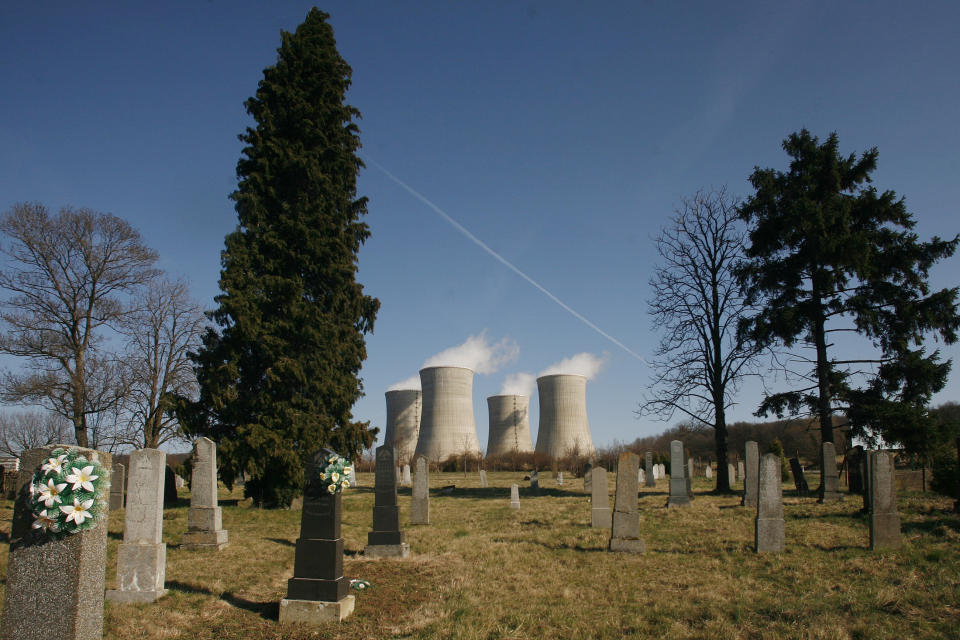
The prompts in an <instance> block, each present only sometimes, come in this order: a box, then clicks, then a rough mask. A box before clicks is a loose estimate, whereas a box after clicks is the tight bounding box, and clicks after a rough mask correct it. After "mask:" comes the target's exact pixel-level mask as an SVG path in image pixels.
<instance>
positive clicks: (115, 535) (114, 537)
mask: <svg viewBox="0 0 960 640" xmlns="http://www.w3.org/2000/svg"><path fill="white" fill-rule="evenodd" d="M107 537H108V538H110V539H111V540H123V534H122V533H118V532H114V531H108V532H107Z"/></svg>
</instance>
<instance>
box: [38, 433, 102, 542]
mask: <svg viewBox="0 0 960 640" xmlns="http://www.w3.org/2000/svg"><path fill="white" fill-rule="evenodd" d="M28 491H29V497H28V503H29V505H30V510H31V511H32V512H33V518H34V520H33V528H34V529H42V530H43V531H44V532H46V533H47V534H48V535H49V536H50V537H52V538H60V537H63V536H65V535H67V534H70V533H79V532H80V531H86V530H88V529H93V528H94V527H96V526H97V525H98V524H99V523H100V520H102V519H103V518H102V516H103V515H104V513H106V503H107V496H108V495H109V492H110V479H109V474H108V473H106V472H105V471H104V468H103V466H102V465H101V464H100V463H99V462H97V461H96V460H89V459H88V458H87V457H86V456H84V455H83V454H81V453H80V452H78V451H75V450H72V449H54V450H53V452H52V457H50V458H47V459H46V460H44V462H43V464H41V465H40V468H39V469H37V470H36V471H35V472H34V474H33V479H32V481H31V482H30V487H29V489H28Z"/></svg>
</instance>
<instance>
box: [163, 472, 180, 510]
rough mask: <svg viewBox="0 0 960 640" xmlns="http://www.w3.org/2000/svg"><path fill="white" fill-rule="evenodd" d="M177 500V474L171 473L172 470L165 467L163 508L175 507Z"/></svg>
mask: <svg viewBox="0 0 960 640" xmlns="http://www.w3.org/2000/svg"><path fill="white" fill-rule="evenodd" d="M178 499H179V496H178V495H177V474H175V473H174V472H173V469H171V468H170V467H167V468H166V469H164V470H163V506H164V507H168V508H169V507H175V506H177V500H178Z"/></svg>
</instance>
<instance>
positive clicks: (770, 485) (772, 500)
mask: <svg viewBox="0 0 960 640" xmlns="http://www.w3.org/2000/svg"><path fill="white" fill-rule="evenodd" d="M747 468H748V469H749V466H748V467H747ZM748 477H749V476H748ZM757 494H758V495H757V520H756V523H755V528H754V531H755V536H754V549H755V550H756V552H757V553H761V552H764V551H774V552H780V551H783V547H784V522H783V483H782V480H781V478H780V456H778V455H777V454H775V453H767V454H764V456H763V459H762V460H761V461H760V465H759V478H757Z"/></svg>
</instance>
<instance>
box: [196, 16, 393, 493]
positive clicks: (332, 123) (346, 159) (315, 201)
mask: <svg viewBox="0 0 960 640" xmlns="http://www.w3.org/2000/svg"><path fill="white" fill-rule="evenodd" d="M328 18H329V15H327V14H326V13H323V12H321V11H319V10H317V9H316V8H314V9H311V11H310V13H309V14H308V15H307V17H306V19H305V20H304V22H303V24H301V25H300V26H299V27H297V30H296V32H295V33H292V34H291V33H287V32H283V33H282V44H281V46H280V48H279V49H278V50H277V52H278V58H277V62H276V64H275V65H273V66H271V67H268V68H267V69H265V70H264V73H263V80H261V82H260V84H259V87H258V88H257V93H256V96H254V97H253V98H250V99H249V100H247V101H246V103H245V106H246V108H247V111H248V112H249V113H250V115H252V116H253V118H254V120H255V121H256V127H255V128H248V129H247V131H246V133H245V134H243V135H241V136H240V139H241V140H242V141H243V142H245V143H246V147H245V148H244V149H243V156H242V157H241V159H240V161H239V162H238V163H237V177H238V183H239V184H238V188H237V190H236V191H235V192H234V193H233V194H232V196H231V197H232V199H233V200H234V201H235V202H236V211H237V215H238V217H239V225H238V227H237V229H236V230H235V231H234V232H232V233H230V234H229V235H228V236H227V237H226V248H225V250H224V251H223V253H222V254H221V266H222V270H221V272H220V288H221V290H222V294H221V295H219V296H218V297H217V298H216V301H217V304H218V305H219V306H218V308H217V309H216V310H215V311H213V312H212V313H211V314H210V315H211V317H212V319H213V320H214V321H215V322H216V324H217V325H218V327H219V331H215V330H213V329H210V330H208V332H207V333H206V334H205V336H204V340H203V346H202V348H201V349H200V351H199V353H197V354H195V362H196V370H197V377H198V381H199V383H200V398H199V401H198V402H194V403H184V404H183V405H181V412H180V413H181V420H182V421H183V422H184V423H185V424H186V425H187V427H188V429H189V430H190V431H191V432H192V433H193V434H196V435H207V436H210V437H211V438H213V439H214V440H216V441H217V442H218V443H219V451H218V458H219V460H220V471H221V474H222V477H223V479H224V480H225V481H226V482H228V483H232V482H233V480H235V479H236V478H239V477H240V475H241V474H244V475H245V476H246V494H247V496H248V497H251V498H253V499H254V500H255V501H256V502H257V503H258V504H262V505H265V506H284V505H288V504H289V503H290V502H291V500H292V498H293V497H294V495H295V494H296V492H297V491H298V489H299V487H300V486H301V485H302V480H303V478H302V471H301V470H302V468H303V461H304V459H305V458H306V457H308V456H310V455H311V454H312V453H314V452H316V451H317V450H318V449H319V448H321V447H329V448H331V449H334V450H336V451H339V452H341V453H343V454H346V455H355V454H358V453H359V452H360V451H361V450H362V449H363V448H366V447H369V446H370V444H371V443H372V442H373V437H374V435H375V434H376V430H375V429H370V428H369V423H367V422H355V421H354V420H353V418H352V414H351V407H352V406H353V404H354V402H355V401H356V400H357V398H359V397H360V396H361V395H362V393H363V385H362V382H361V380H360V378H359V377H358V375H359V372H360V367H361V365H362V363H363V360H364V359H365V358H366V346H365V342H364V334H365V333H367V332H369V331H372V330H373V323H374V318H375V316H376V312H377V310H378V308H379V306H380V303H379V301H378V300H377V299H375V298H372V297H370V296H366V295H364V294H363V287H362V286H361V285H360V284H359V283H357V282H356V279H355V276H356V272H357V252H358V250H359V248H360V245H361V244H362V243H363V242H364V240H366V238H367V237H368V236H369V233H370V232H369V228H368V226H367V225H366V223H364V222H361V221H360V219H361V216H363V215H364V214H365V213H366V207H367V199H366V198H363V197H359V198H358V197H357V193H356V180H357V172H358V171H359V169H360V168H361V167H362V166H363V163H362V162H361V160H360V159H359V158H358V157H357V155H356V151H357V150H358V149H359V147H360V140H359V136H358V133H359V130H358V128H357V126H356V125H355V124H354V119H355V118H359V116H360V113H359V111H357V110H356V109H355V108H353V107H352V106H350V105H347V104H345V103H344V99H345V96H346V92H347V89H348V88H349V86H350V78H351V69H350V67H349V66H348V65H347V63H346V62H345V61H344V60H343V58H341V57H340V55H339V53H338V52H337V48H336V42H335V41H334V36H333V29H332V28H331V26H330V25H329V24H328V23H327V19H328Z"/></svg>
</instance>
